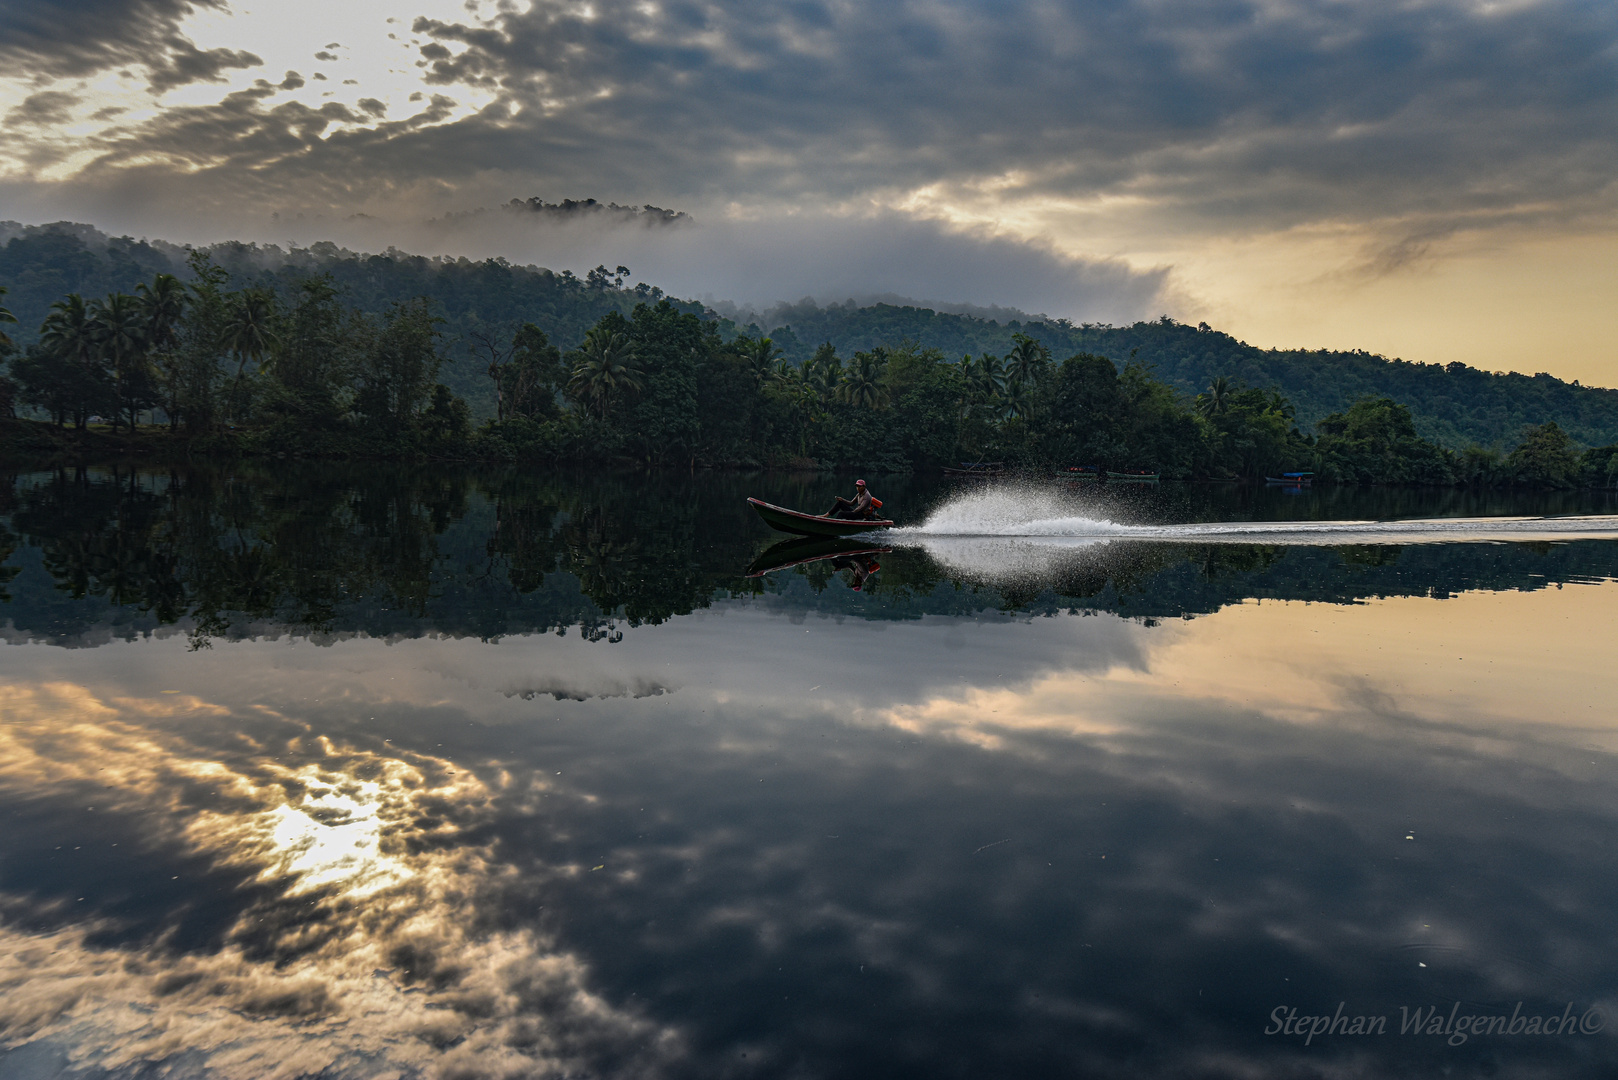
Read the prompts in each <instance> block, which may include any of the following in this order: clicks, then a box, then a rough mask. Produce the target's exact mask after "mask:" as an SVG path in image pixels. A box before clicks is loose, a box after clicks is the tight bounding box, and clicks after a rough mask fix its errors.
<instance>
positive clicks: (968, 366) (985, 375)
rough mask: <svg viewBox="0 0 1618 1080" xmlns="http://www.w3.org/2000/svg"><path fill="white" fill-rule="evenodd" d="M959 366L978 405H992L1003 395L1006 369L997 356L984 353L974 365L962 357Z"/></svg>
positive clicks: (967, 358)
mask: <svg viewBox="0 0 1618 1080" xmlns="http://www.w3.org/2000/svg"><path fill="white" fill-rule="evenodd" d="M961 366H962V368H963V369H964V370H963V372H962V374H964V375H965V376H966V382H967V385H968V386H970V387H971V388H972V392H973V395H974V397H975V398H976V399H977V403H978V404H980V405H993V404H994V403H995V402H996V401H998V400H999V399H1000V397H1001V396H1002V395H1003V394H1004V393H1005V391H1006V369H1005V366H1004V365H1003V364H1001V362H1000V358H999V357H998V356H995V355H994V354H993V353H984V354H983V355H982V356H979V357H978V358H977V361H976V362H975V363H973V362H972V361H971V358H970V357H963V358H962V359H961Z"/></svg>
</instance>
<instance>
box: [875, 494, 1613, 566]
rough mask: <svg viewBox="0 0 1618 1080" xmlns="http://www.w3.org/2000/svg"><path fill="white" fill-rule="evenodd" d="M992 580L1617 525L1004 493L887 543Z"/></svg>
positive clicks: (1500, 539) (1598, 531)
mask: <svg viewBox="0 0 1618 1080" xmlns="http://www.w3.org/2000/svg"><path fill="white" fill-rule="evenodd" d="M888 535H889V536H891V537H892V538H893V540H894V541H895V542H896V543H898V544H901V545H914V546H916V547H920V548H923V549H925V550H926V551H927V553H928V554H929V555H931V556H933V558H935V559H937V560H938V561H939V562H941V563H943V564H944V565H946V566H949V567H951V568H953V569H955V570H956V571H958V572H961V573H964V574H966V575H968V576H971V577H976V578H979V579H983V580H1009V579H1028V578H1039V577H1044V576H1048V575H1049V574H1050V573H1052V572H1054V571H1055V570H1056V569H1057V568H1058V567H1059V566H1060V565H1062V564H1064V563H1067V562H1069V561H1071V560H1072V559H1074V558H1075V557H1077V556H1078V555H1079V553H1080V552H1081V551H1083V550H1085V549H1095V548H1098V547H1102V548H1105V547H1110V546H1112V545H1113V544H1116V543H1118V542H1120V541H1140V542H1147V543H1165V542H1174V543H1190V544H1288V545H1307V546H1331V545H1338V544H1454V543H1511V542H1519V543H1520V542H1524V541H1532V540H1542V541H1546V540H1548V541H1571V540H1613V539H1618V516H1612V515H1600V516H1596V515H1591V516H1580V517H1492V518H1431V519H1420V520H1405V521H1213V522H1195V523H1190V524H1181V525H1125V524H1120V523H1119V522H1116V521H1113V520H1111V519H1110V518H1107V517H1106V516H1104V515H1101V514H1098V513H1095V512H1091V513H1084V512H1082V511H1081V510H1080V509H1079V508H1077V507H1075V506H1074V505H1073V504H1072V503H1071V502H1070V501H1068V500H1065V499H1063V498H1062V497H1061V496H1059V495H1058V494H1056V493H1053V492H1049V491H1039V490H1031V489H1020V488H1016V487H995V488H992V489H989V490H986V491H979V492H974V493H972V494H967V495H961V496H959V497H957V498H954V499H951V500H950V501H949V502H947V503H945V504H944V505H942V506H940V507H938V508H937V509H936V510H934V511H933V512H932V513H931V514H929V515H928V516H927V519H926V520H925V521H923V522H922V523H921V524H920V525H913V526H908V527H906V528H901V529H894V530H892V532H890V533H889V534H888Z"/></svg>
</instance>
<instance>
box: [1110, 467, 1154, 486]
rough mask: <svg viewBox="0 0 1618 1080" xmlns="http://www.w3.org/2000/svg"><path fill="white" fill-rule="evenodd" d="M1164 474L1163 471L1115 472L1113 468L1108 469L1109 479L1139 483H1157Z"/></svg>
mask: <svg viewBox="0 0 1618 1080" xmlns="http://www.w3.org/2000/svg"><path fill="white" fill-rule="evenodd" d="M1162 475H1163V474H1162V473H1155V472H1113V471H1112V470H1111V469H1108V470H1107V479H1108V480H1113V481H1119V480H1123V481H1127V482H1133V483H1137V484H1155V483H1157V481H1158V479H1159V478H1160V477H1162Z"/></svg>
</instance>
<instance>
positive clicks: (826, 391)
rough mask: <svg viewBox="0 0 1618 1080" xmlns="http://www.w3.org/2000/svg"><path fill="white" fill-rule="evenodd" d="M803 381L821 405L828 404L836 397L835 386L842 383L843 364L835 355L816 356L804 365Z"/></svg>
mask: <svg viewBox="0 0 1618 1080" xmlns="http://www.w3.org/2000/svg"><path fill="white" fill-rule="evenodd" d="M803 379H804V382H805V383H806V384H807V385H808V386H809V388H810V389H812V390H813V391H814V392H815V397H816V398H817V399H818V400H819V401H820V403H821V404H822V405H826V404H829V403H830V402H831V400H832V399H833V398H834V397H836V396H837V384H838V383H840V382H842V381H843V362H842V361H841V360H840V359H838V358H837V356H836V354H830V355H824V356H817V357H816V358H815V359H813V360H810V361H809V362H808V363H806V364H804V366H803Z"/></svg>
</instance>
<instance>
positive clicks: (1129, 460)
mask: <svg viewBox="0 0 1618 1080" xmlns="http://www.w3.org/2000/svg"><path fill="white" fill-rule="evenodd" d="M620 209H622V208H620ZM11 231H12V232H13V235H12V236H11V238H10V239H9V240H8V241H7V243H6V244H5V246H4V248H3V249H0V283H3V284H4V285H5V286H6V287H7V288H8V289H9V290H10V292H9V293H8V294H7V295H6V296H5V300H6V303H7V305H8V307H9V308H10V311H11V313H13V314H14V316H15V318H16V319H17V320H18V321H17V322H16V323H15V324H10V323H8V324H7V327H8V336H7V338H6V339H5V343H0V351H4V352H6V353H8V354H9V361H10V363H9V368H10V376H9V379H8V380H6V386H5V388H4V392H5V394H6V401H5V402H4V403H0V404H4V405H8V406H9V407H10V409H12V410H15V409H18V408H20V409H22V410H24V412H32V414H33V415H36V416H48V417H50V418H51V420H52V421H53V422H54V423H55V424H56V425H58V426H61V427H66V428H72V429H75V430H78V431H80V432H83V431H85V430H86V429H87V428H88V427H89V425H90V424H91V422H92V417H94V418H97V419H98V420H99V421H100V422H101V423H104V424H107V425H109V426H110V428H111V430H112V431H113V432H114V433H117V432H119V431H124V432H132V431H134V430H135V428H136V426H137V425H138V424H139V423H140V421H141V418H142V417H143V416H144V417H145V418H146V422H147V424H148V425H150V424H152V423H157V424H161V425H163V426H165V427H166V428H167V429H168V430H169V431H171V432H172V433H173V436H174V437H175V438H178V439H183V440H185V441H186V443H187V445H188V446H189V447H191V448H192V450H193V451H195V450H198V449H200V450H202V451H203V452H211V451H221V452H223V451H230V452H249V453H276V454H293V455H316V456H322V455H323V456H333V455H337V456H383V457H387V456H392V457H401V456H411V455H427V456H437V457H479V458H498V459H506V460H519V459H541V460H572V461H614V460H624V461H637V462H642V463H646V464H651V465H664V466H668V465H683V466H687V467H694V466H697V465H706V466H720V467H726V466H776V467H781V466H794V467H818V468H824V467H860V468H866V469H873V470H874V469H888V470H908V469H913V468H927V467H935V466H937V465H939V464H943V463H950V462H956V461H962V460H995V461H1005V462H1007V463H1009V464H1011V465H1013V466H1020V467H1024V468H1030V469H1036V470H1037V469H1040V468H1049V467H1053V466H1066V465H1090V466H1097V467H1102V468H1107V469H1114V470H1141V471H1148V472H1159V473H1161V474H1162V475H1164V476H1165V477H1171V478H1185V477H1262V476H1265V475H1273V474H1275V473H1277V472H1280V471H1283V470H1295V469H1308V470H1312V471H1315V472H1317V473H1319V474H1320V475H1321V476H1322V477H1323V478H1328V479H1336V480H1341V481H1345V482H1376V483H1437V484H1445V483H1472V484H1483V485H1496V484H1534V485H1537V486H1552V487H1555V486H1571V485H1575V484H1581V483H1585V484H1611V483H1614V482H1618V448H1615V445H1614V444H1615V443H1618V391H1610V390H1595V389H1592V388H1586V387H1580V386H1577V385H1576V384H1568V383H1563V382H1561V381H1560V380H1556V379H1552V378H1551V377H1550V376H1547V375H1540V376H1535V377H1533V378H1529V377H1526V376H1519V375H1513V376H1499V375H1490V374H1488V373H1484V372H1479V371H1475V370H1474V369H1471V368H1465V367H1464V366H1462V365H1450V366H1449V367H1448V368H1439V367H1423V366H1421V365H1414V364H1405V363H1402V362H1398V361H1387V360H1383V359H1382V358H1379V357H1372V356H1370V355H1368V354H1364V353H1285V352H1277V351H1274V350H1271V351H1262V350H1256V349H1252V348H1251V347H1249V346H1245V345H1243V344H1241V343H1240V342H1236V341H1234V339H1231V338H1230V337H1228V336H1227V335H1224V334H1219V333H1217V332H1215V331H1212V330H1211V329H1209V328H1207V327H1206V326H1202V327H1189V326H1184V325H1182V324H1179V323H1175V322H1173V321H1172V320H1169V319H1167V318H1164V319H1161V320H1158V321H1156V322H1148V323H1138V324H1136V325H1134V326H1131V327H1106V326H1094V325H1086V326H1074V325H1072V324H1070V323H1066V322H1063V321H1054V322H1052V321H1042V322H1027V323H1021V322H1018V321H1016V320H1013V321H1011V322H1009V323H1007V324H1001V323H999V322H997V321H994V320H988V319H982V318H976V317H973V316H970V315H952V314H946V313H939V312H936V311H932V310H928V309H924V308H913V307H901V306H895V305H874V306H869V307H863V308H861V307H857V306H843V305H831V306H829V307H824V308H822V307H819V306H817V305H813V304H807V303H806V304H799V305H791V306H783V307H781V308H778V309H776V310H775V311H773V312H772V313H771V314H772V316H775V315H779V316H781V317H783V318H790V319H792V320H794V321H793V322H792V323H791V324H790V325H784V326H782V327H780V328H778V329H776V330H773V331H771V332H769V333H767V334H766V333H765V332H763V331H762V330H761V329H760V328H759V327H758V326H756V325H749V326H745V327H738V326H737V325H736V323H735V321H734V320H731V319H724V318H720V317H718V316H717V315H715V313H714V312H712V311H710V310H708V309H706V308H705V307H704V306H703V305H700V304H695V303H690V302H683V301H677V300H673V299H671V298H668V297H665V296H663V295H662V292H661V290H659V289H657V288H655V287H653V286H650V285H647V284H645V283H640V284H636V285H633V286H631V285H630V281H631V280H632V277H631V274H630V271H629V268H627V267H624V266H619V267H616V268H615V269H613V270H608V269H607V268H606V267H605V266H600V267H597V268H596V269H595V270H593V271H591V272H590V273H589V274H587V275H586V276H585V277H583V278H579V277H576V276H574V275H573V274H571V273H568V272H563V273H561V274H556V273H552V272H551V271H548V270H541V269H537V268H532V267H516V266H512V265H510V264H508V263H505V262H502V261H500V260H487V261H484V262H471V261H468V260H465V259H458V260H448V259H426V258H422V257H419V256H410V255H406V254H403V253H400V252H388V253H386V254H383V255H358V254H355V253H352V252H347V251H344V250H342V249H339V248H337V247H335V246H334V245H330V244H317V245H314V246H313V247H311V248H307V249H303V248H299V249H293V250H290V251H283V250H281V249H279V248H275V247H257V246H253V245H245V244H234V243H232V244H220V245H215V246H213V247H211V248H208V249H205V250H198V251H186V250H184V249H178V248H174V247H172V246H171V245H160V244H152V243H146V242H144V241H143V242H136V241H132V240H128V239H122V240H106V239H105V238H100V239H97V237H98V235H99V234H92V232H91V231H86V230H85V228H84V227H72V228H61V229H57V228H53V227H42V228H37V229H27V230H20V231H18V230H17V229H15V228H13V229H11ZM176 259H180V260H181V262H180V263H179V265H176ZM131 276H133V277H134V278H135V280H133V281H130V280H129V278H130V277H131ZM112 282H127V284H122V285H113V286H112V287H111V288H110V289H109V291H107V292H106V293H104V294H97V293H94V292H90V291H89V289H91V288H99V287H101V286H105V285H108V284H109V283H112ZM64 287H65V288H64ZM52 289H63V291H59V292H55V293H51V292H50V290H52ZM80 289H83V290H85V291H80ZM36 319H37V321H35V320H36ZM807 334H813V335H814V337H807V338H806V336H805V335H807ZM815 338H819V340H818V341H816V340H815ZM809 341H814V344H813V345H812V346H811V345H809V344H807V342H809ZM939 341H945V342H953V343H955V344H965V345H967V346H969V347H967V348H963V349H962V350H961V351H960V352H953V351H951V350H950V349H946V348H945V347H943V346H941V345H939V344H937V342H939ZM850 342H852V343H853V344H852V345H850V344H848V343H850ZM1120 354H1121V355H1120ZM1203 373H1211V374H1203ZM1384 385H1395V386H1404V387H1405V388H1407V389H1410V390H1412V391H1413V394H1412V397H1411V398H1403V397H1400V396H1398V395H1396V394H1392V393H1387V392H1383V391H1382V390H1381V389H1380V388H1381V387H1382V386H1384ZM1423 402H1425V403H1426V405H1425V406H1423V404H1422V403H1423ZM1424 407H1425V408H1426V409H1427V411H1426V412H1423V411H1422V410H1423V408H1424ZM480 421H481V423H480ZM1468 431H1482V432H1485V433H1488V434H1489V438H1488V439H1485V438H1481V437H1472V436H1469V435H1467V432H1468ZM1446 433H1447V434H1446ZM1440 436H1442V437H1440ZM1592 444H1593V445H1594V446H1595V447H1596V448H1595V449H1592V450H1588V451H1586V450H1585V449H1584V447H1587V446H1591V445H1592ZM1457 447H1458V449H1457Z"/></svg>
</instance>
